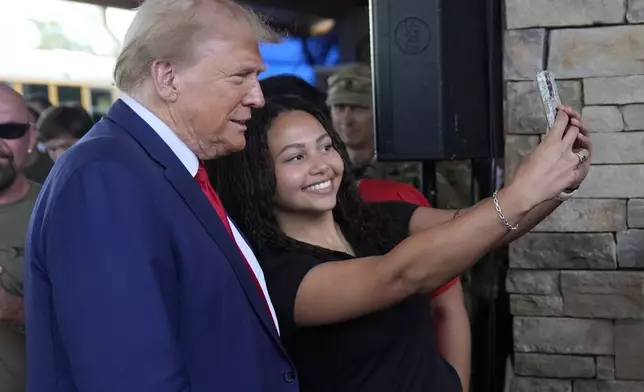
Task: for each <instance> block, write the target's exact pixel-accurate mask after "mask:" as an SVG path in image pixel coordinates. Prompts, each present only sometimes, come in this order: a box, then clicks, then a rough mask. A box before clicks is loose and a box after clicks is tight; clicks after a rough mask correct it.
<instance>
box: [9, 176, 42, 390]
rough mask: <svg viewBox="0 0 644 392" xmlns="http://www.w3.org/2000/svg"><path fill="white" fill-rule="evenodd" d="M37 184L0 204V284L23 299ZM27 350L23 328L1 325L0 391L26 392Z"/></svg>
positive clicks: (20, 326)
mask: <svg viewBox="0 0 644 392" xmlns="http://www.w3.org/2000/svg"><path fill="white" fill-rule="evenodd" d="M38 192H40V185H38V184H36V183H30V188H29V191H28V192H27V194H26V195H25V197H23V198H22V199H20V200H18V201H16V202H14V203H11V204H5V205H0V266H2V273H0V285H1V286H2V288H3V289H4V290H5V291H7V292H8V293H9V294H12V295H17V296H20V297H22V295H23V288H22V282H23V280H22V272H23V258H24V255H25V238H26V235H27V227H28V226H29V220H30V218H31V212H32V210H33V208H34V204H35V202H36V198H37V197H38ZM25 351H26V347H25V334H24V326H22V325H15V324H11V323H9V322H0V391H3V392H23V391H24V390H25V368H26V352H25Z"/></svg>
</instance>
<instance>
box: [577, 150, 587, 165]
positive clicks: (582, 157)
mask: <svg viewBox="0 0 644 392" xmlns="http://www.w3.org/2000/svg"><path fill="white" fill-rule="evenodd" d="M575 155H577V157H578V158H579V164H583V163H584V162H586V160H587V159H588V157H587V156H586V154H584V153H583V152H581V151H577V152H576V153H575Z"/></svg>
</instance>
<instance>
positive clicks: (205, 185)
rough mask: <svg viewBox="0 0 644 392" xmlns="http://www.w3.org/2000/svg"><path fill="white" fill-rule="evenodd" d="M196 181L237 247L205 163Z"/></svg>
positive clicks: (256, 282) (251, 272) (261, 291)
mask: <svg viewBox="0 0 644 392" xmlns="http://www.w3.org/2000/svg"><path fill="white" fill-rule="evenodd" d="M195 180H197V183H198V184H199V186H200V187H201V190H202V191H203V193H204V194H205V195H206V197H207V198H208V200H209V201H210V204H212V206H213V207H214V208H215V211H217V215H219V219H221V222H222V223H223V224H224V226H225V227H226V230H228V234H230V237H231V238H232V240H233V242H234V243H235V245H237V241H235V236H234V235H233V231H232V229H231V227H230V222H228V215H227V214H226V210H225V209H224V204H223V203H222V202H221V199H220V198H219V195H218V194H217V192H215V190H214V189H213V187H212V185H210V180H209V179H208V173H207V172H206V168H205V167H204V166H203V163H201V162H199V169H197V175H196V176H195ZM237 249H238V250H239V253H240V254H241V257H242V259H244V262H245V263H246V267H247V268H248V272H250V274H251V276H252V277H253V280H254V281H255V286H257V290H259V293H260V294H261V296H262V299H263V300H264V305H265V306H266V311H267V312H268V314H269V316H271V319H272V318H273V315H272V313H271V310H270V307H269V306H268V301H267V300H266V296H265V295H264V291H263V290H262V286H261V285H260V284H259V280H257V276H256V275H255V272H254V271H253V269H252V268H251V266H250V264H249V263H248V260H246V257H245V256H244V252H242V251H241V249H239V245H237ZM276 327H277V326H276Z"/></svg>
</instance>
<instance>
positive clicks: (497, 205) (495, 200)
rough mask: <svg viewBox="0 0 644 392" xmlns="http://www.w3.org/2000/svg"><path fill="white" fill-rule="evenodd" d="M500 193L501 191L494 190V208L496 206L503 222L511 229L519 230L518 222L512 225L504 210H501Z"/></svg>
mask: <svg viewBox="0 0 644 392" xmlns="http://www.w3.org/2000/svg"><path fill="white" fill-rule="evenodd" d="M498 193H499V191H494V194H493V195H492V197H493V199H494V208H496V212H497V213H498V214H499V219H501V222H503V224H504V225H505V226H506V227H507V228H508V229H510V230H511V231H514V230H519V224H518V223H517V224H516V225H511V224H510V222H508V220H507V219H505V215H503V212H502V211H501V206H500V205H499V198H498Z"/></svg>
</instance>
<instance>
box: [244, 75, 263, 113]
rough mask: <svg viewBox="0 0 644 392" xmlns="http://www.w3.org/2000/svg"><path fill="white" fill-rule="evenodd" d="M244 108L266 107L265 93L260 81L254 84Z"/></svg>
mask: <svg viewBox="0 0 644 392" xmlns="http://www.w3.org/2000/svg"><path fill="white" fill-rule="evenodd" d="M243 103H244V106H250V107H252V108H261V107H263V106H264V103H265V102H264V93H263V92H262V88H261V87H260V85H259V79H256V80H255V81H254V82H253V87H252V88H251V89H250V90H249V91H248V93H246V96H245V97H244V102H243Z"/></svg>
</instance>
